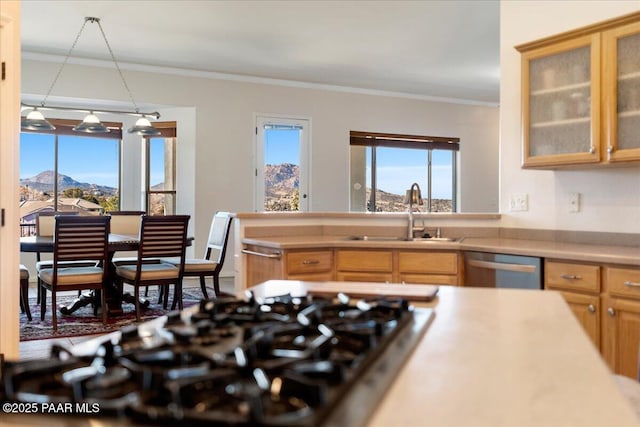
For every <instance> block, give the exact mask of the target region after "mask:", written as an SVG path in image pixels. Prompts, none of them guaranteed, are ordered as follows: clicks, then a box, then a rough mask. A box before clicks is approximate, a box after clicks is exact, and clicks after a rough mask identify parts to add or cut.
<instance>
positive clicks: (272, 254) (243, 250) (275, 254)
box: [241, 249, 281, 259]
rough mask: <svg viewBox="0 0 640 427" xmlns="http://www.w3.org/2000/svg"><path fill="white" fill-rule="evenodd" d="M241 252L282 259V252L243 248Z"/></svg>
mask: <svg viewBox="0 0 640 427" xmlns="http://www.w3.org/2000/svg"><path fill="white" fill-rule="evenodd" d="M241 252H242V253H243V254H247V255H254V256H261V257H264V258H273V259H280V256H281V254H280V252H275V253H264V252H257V251H250V250H249V249H242V251H241Z"/></svg>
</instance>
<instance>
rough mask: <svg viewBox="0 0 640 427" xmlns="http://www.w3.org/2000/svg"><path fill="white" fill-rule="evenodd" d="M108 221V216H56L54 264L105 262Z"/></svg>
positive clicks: (107, 242)
mask: <svg viewBox="0 0 640 427" xmlns="http://www.w3.org/2000/svg"><path fill="white" fill-rule="evenodd" d="M110 219H111V218H110V217H108V216H69V215H56V217H55V235H54V264H57V263H58V262H60V261H77V260H96V261H105V260H106V259H107V256H108V244H109V221H110Z"/></svg>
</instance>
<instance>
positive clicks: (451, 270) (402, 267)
mask: <svg viewBox="0 0 640 427" xmlns="http://www.w3.org/2000/svg"><path fill="white" fill-rule="evenodd" d="M398 269H399V271H400V274H402V273H427V274H430V273H434V274H456V273H457V272H458V254H456V253H452V252H400V253H399V254H398Z"/></svg>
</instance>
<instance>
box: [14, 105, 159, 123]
mask: <svg viewBox="0 0 640 427" xmlns="http://www.w3.org/2000/svg"><path fill="white" fill-rule="evenodd" d="M20 107H21V108H31V109H34V110H43V111H46V110H62V111H74V112H76V113H98V114H124V115H127V116H135V117H151V118H153V119H155V120H158V119H159V118H160V113H158V112H157V111H154V112H153V113H141V112H139V111H124V110H103V109H99V108H80V107H59V106H56V105H46V106H44V105H35V104H27V103H25V102H21V103H20Z"/></svg>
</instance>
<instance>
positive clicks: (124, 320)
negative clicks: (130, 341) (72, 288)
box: [20, 289, 202, 341]
mask: <svg viewBox="0 0 640 427" xmlns="http://www.w3.org/2000/svg"><path fill="white" fill-rule="evenodd" d="M132 293H133V292H132ZM140 293H141V294H143V292H142V291H141V292H140ZM77 296H78V294H77V293H63V294H58V295H57V305H58V307H61V306H64V305H68V304H70V303H71V302H73V300H75V299H76V298H77ZM171 297H172V295H171V294H170V295H169V309H168V310H165V309H163V308H162V304H157V301H158V291H157V290H153V289H149V296H148V297H147V299H148V300H149V302H150V305H149V306H148V307H147V308H146V309H145V308H143V309H142V311H141V321H142V322H144V321H145V320H151V319H155V318H156V317H159V316H164V315H165V314H167V313H169V312H170V311H171V310H170V307H171ZM200 299H202V294H201V292H200V289H185V290H183V293H182V302H183V305H184V307H185V308H186V307H190V306H192V305H195V304H198V303H199V302H200ZM47 303H48V306H47V312H46V314H45V318H44V320H42V321H41V320H40V305H39V304H37V303H36V298H35V297H33V298H31V297H30V298H29V307H30V308H31V315H32V317H33V320H31V321H30V320H28V319H27V315H26V314H24V313H20V341H33V340H41V339H50V338H66V337H75V336H81V335H93V334H105V333H108V332H113V331H117V330H119V329H120V328H122V327H124V326H126V325H129V324H131V323H135V322H136V309H135V307H134V305H133V304H127V303H123V304H122V311H123V313H122V314H121V315H119V316H117V317H116V316H111V317H108V318H107V324H106V325H103V324H102V316H101V315H100V314H99V313H98V316H95V315H94V314H93V308H92V307H91V305H88V306H86V307H82V308H80V309H78V310H77V311H75V312H74V313H73V314H70V315H63V314H61V313H60V311H59V310H58V331H57V332H53V323H52V320H51V294H50V293H48V295H47Z"/></svg>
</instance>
